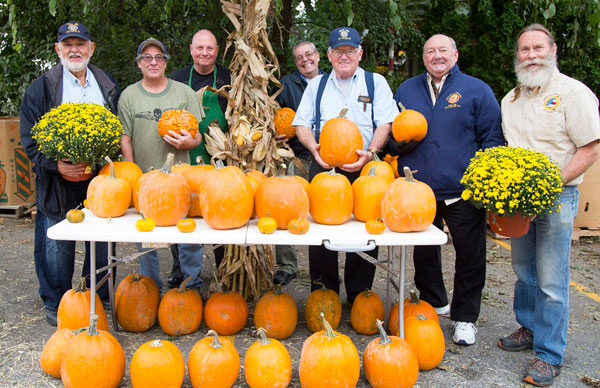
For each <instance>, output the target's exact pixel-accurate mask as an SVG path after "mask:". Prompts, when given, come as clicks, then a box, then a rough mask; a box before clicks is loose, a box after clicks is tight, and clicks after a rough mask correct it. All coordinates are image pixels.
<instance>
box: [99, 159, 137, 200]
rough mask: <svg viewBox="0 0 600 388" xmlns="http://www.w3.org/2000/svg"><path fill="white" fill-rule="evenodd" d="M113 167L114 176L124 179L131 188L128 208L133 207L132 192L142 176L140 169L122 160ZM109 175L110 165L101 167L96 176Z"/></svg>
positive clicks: (114, 163)
mask: <svg viewBox="0 0 600 388" xmlns="http://www.w3.org/2000/svg"><path fill="white" fill-rule="evenodd" d="M113 166H114V168H115V175H116V177H117V178H121V179H125V180H126V181H127V183H129V186H130V187H131V203H130V204H129V207H131V206H134V195H135V194H134V191H135V186H136V184H137V181H138V179H140V177H141V176H142V175H143V173H142V169H141V168H140V167H139V166H138V165H137V164H135V163H133V162H130V161H129V160H123V161H120V162H114V161H113ZM109 174H110V164H105V165H104V166H102V168H101V169H100V171H98V175H109Z"/></svg>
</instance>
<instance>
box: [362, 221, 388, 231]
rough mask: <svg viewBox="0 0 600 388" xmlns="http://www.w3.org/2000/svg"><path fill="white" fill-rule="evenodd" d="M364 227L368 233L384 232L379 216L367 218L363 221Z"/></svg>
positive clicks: (383, 225)
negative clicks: (374, 218)
mask: <svg viewBox="0 0 600 388" xmlns="http://www.w3.org/2000/svg"><path fill="white" fill-rule="evenodd" d="M365 229H366V230H367V233H369V234H382V233H383V232H385V224H384V223H383V220H382V219H381V217H379V218H378V219H376V220H368V221H367V222H365Z"/></svg>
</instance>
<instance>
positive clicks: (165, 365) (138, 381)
mask: <svg viewBox="0 0 600 388" xmlns="http://www.w3.org/2000/svg"><path fill="white" fill-rule="evenodd" d="M129 375H130V376H131V385H132V386H133V388H145V387H181V384H183V379H184V378H185V361H184V360H183V356H182V355H181V351H179V349H178V348H177V346H175V345H174V344H173V343H172V342H170V341H165V340H162V341H161V340H154V341H149V342H146V343H144V344H142V345H141V346H140V347H139V348H137V350H136V351H135V353H133V357H132V358H131V363H130V365H129Z"/></svg>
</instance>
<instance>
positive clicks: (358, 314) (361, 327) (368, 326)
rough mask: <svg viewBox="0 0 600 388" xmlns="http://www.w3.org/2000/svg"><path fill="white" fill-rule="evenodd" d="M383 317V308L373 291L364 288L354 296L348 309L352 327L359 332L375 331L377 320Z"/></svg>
mask: <svg viewBox="0 0 600 388" xmlns="http://www.w3.org/2000/svg"><path fill="white" fill-rule="evenodd" d="M384 319H385V308H384V307H383V302H382V301H381V298H380V297H379V295H377V293H376V292H375V291H371V290H369V289H366V290H364V291H363V292H361V293H360V294H358V295H357V296H356V298H355V299H354V303H352V309H351V310H350V323H351V324H352V328H353V329H354V330H356V331H357V332H358V333H360V334H365V335H371V334H375V333H377V321H378V320H381V321H382V320H384Z"/></svg>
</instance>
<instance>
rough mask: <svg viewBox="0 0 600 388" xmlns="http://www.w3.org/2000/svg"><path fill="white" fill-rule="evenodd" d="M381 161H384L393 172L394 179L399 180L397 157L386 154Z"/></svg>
mask: <svg viewBox="0 0 600 388" xmlns="http://www.w3.org/2000/svg"><path fill="white" fill-rule="evenodd" d="M383 160H385V161H386V162H387V163H388V164H389V165H390V167H391V168H392V171H393V172H394V178H399V177H400V173H399V172H398V155H396V156H391V155H390V154H387V155H385V157H384V158H383Z"/></svg>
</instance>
